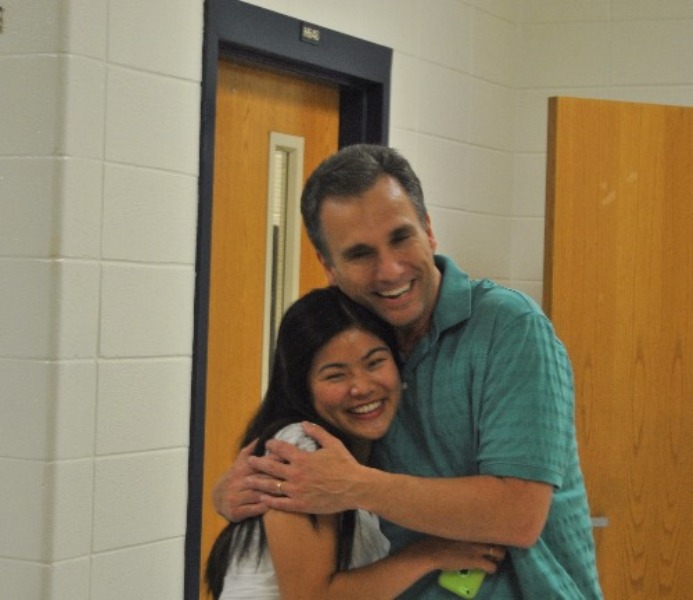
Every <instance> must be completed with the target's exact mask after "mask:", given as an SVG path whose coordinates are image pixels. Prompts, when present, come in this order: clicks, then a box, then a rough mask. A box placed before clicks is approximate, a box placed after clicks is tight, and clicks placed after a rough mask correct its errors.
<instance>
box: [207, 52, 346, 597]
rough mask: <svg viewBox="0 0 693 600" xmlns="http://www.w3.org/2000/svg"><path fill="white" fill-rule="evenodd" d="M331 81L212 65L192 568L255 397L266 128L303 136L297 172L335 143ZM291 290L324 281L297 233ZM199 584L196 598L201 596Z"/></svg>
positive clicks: (211, 531) (213, 530) (219, 522)
mask: <svg viewBox="0 0 693 600" xmlns="http://www.w3.org/2000/svg"><path fill="white" fill-rule="evenodd" d="M338 130H339V89H338V87H337V86H334V85H327V84H323V83H316V82H313V81H308V80H305V79H301V78H298V77H292V76H288V75H284V74H280V73H277V72H273V71H269V70H264V69H258V68H255V67H251V66H247V65H243V64H238V63H234V62H231V61H220V64H219V70H218V87H217V104H216V125H215V158H214V190H213V208H212V242H211V244H212V249H211V268H210V301H209V334H208V360H207V389H206V414H205V444H204V486H203V511H202V547H201V565H202V569H201V573H202V574H204V564H205V562H206V559H207V555H208V554H209V550H210V547H211V545H212V542H213V541H214V538H215V537H216V535H217V533H218V532H219V530H220V529H221V528H222V527H223V526H224V525H225V522H224V520H223V519H221V518H220V517H219V516H217V515H216V513H215V511H214V508H213V506H212V503H211V489H212V486H213V485H214V483H215V482H216V481H217V479H218V478H219V476H220V475H221V473H222V472H223V471H224V470H225V469H226V468H227V467H228V466H229V465H230V463H231V460H232V459H233V457H234V456H235V454H236V451H237V449H238V442H239V438H240V436H241V435H242V433H243V431H244V429H245V425H246V423H247V421H248V419H249V417H250V416H251V414H252V413H253V411H254V410H255V409H256V408H257V406H258V403H259V401H260V395H261V374H262V339H263V318H264V310H265V308H264V297H265V267H264V265H265V246H266V231H267V218H268V217H267V188H268V183H267V178H268V173H269V159H268V157H269V140H270V132H280V133H283V134H288V135H292V136H298V137H301V138H303V139H304V141H305V144H304V161H303V164H304V177H303V180H304V181H305V178H306V177H307V176H308V175H309V174H310V172H312V171H313V169H314V168H315V167H316V166H317V165H318V164H319V162H320V161H321V160H322V159H323V158H325V157H326V156H328V155H329V154H332V153H333V152H335V151H336V150H337V144H338ZM300 264H301V266H300V294H303V293H305V292H306V291H308V290H310V289H312V288H313V287H318V286H322V285H325V284H326V279H325V277H324V274H323V272H322V268H321V267H320V265H319V263H318V261H317V259H316V257H315V252H314V250H313V248H312V246H311V245H310V242H309V241H308V239H307V237H305V232H303V237H302V240H301V262H300ZM204 590H205V588H204V585H202V587H201V597H204V596H205V593H204Z"/></svg>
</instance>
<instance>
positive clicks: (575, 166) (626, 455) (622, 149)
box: [544, 98, 693, 600]
mask: <svg viewBox="0 0 693 600" xmlns="http://www.w3.org/2000/svg"><path fill="white" fill-rule="evenodd" d="M549 131H550V135H549V170H548V185H547V198H548V203H547V218H546V227H547V237H546V263H545V267H546V271H545V281H544V284H545V305H546V309H547V311H548V312H549V314H550V316H551V319H552V320H553V322H554V324H555V326H556V329H557V331H558V334H559V336H560V337H561V338H562V339H563V341H564V342H565V344H566V346H567V348H568V351H569V353H570V356H571V359H572V362H573V367H574V370H575V381H576V394H577V396H576V411H577V412H576V420H577V428H578V442H579V450H580V455H581V459H582V466H583V470H584V473H585V479H586V483H587V488H588V493H589V499H590V504H591V507H592V512H593V515H594V516H595V517H597V520H596V521H595V524H596V525H599V526H601V527H597V528H595V538H596V542H597V552H598V562H599V571H600V579H601V582H602V586H603V589H604V594H605V597H606V598H607V599H608V600H635V599H639V598H642V599H645V598H648V599H649V598H657V599H658V600H665V599H671V600H674V599H676V600H683V598H689V597H691V594H692V590H693V553H691V552H690V542H691V540H692V539H693V538H692V537H691V536H692V535H693V491H692V490H693V484H692V483H691V482H692V481H693V389H692V388H691V374H692V373H693V360H692V357H691V351H692V349H693V325H692V324H693V320H692V319H691V309H692V308H693V262H692V258H693V108H683V107H673V106H658V105H643V104H632V103H621V102H608V101H598V100H583V99H575V98H559V99H553V100H552V101H551V110H550V124H549Z"/></svg>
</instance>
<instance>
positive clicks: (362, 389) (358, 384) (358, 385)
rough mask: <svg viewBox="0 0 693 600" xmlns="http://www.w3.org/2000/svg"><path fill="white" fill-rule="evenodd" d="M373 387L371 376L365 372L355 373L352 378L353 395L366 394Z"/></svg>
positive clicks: (350, 390)
mask: <svg viewBox="0 0 693 600" xmlns="http://www.w3.org/2000/svg"><path fill="white" fill-rule="evenodd" d="M372 389H373V382H372V381H371V378H370V377H369V376H368V375H366V374H364V373H361V374H355V375H354V376H353V378H352V380H351V387H350V388H349V393H350V394H351V395H352V396H365V395H367V394H368V393H370V391H371V390H372Z"/></svg>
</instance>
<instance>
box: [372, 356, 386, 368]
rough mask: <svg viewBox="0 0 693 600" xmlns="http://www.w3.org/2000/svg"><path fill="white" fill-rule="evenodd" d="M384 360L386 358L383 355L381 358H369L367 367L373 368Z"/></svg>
mask: <svg viewBox="0 0 693 600" xmlns="http://www.w3.org/2000/svg"><path fill="white" fill-rule="evenodd" d="M385 360H387V359H386V358H385V357H383V358H374V359H373V360H371V361H370V362H369V363H368V368H369V369H375V368H376V367H377V366H379V365H381V364H382V363H384V362H385Z"/></svg>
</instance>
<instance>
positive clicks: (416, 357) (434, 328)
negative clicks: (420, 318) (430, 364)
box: [406, 254, 472, 366]
mask: <svg viewBox="0 0 693 600" xmlns="http://www.w3.org/2000/svg"><path fill="white" fill-rule="evenodd" d="M434 259H435V264H436V267H437V268H438V270H439V271H440V273H441V275H442V278H441V283H440V292H439V294H438V300H437V302H436V306H435V308H434V309H433V318H432V319H431V325H430V327H429V329H428V331H427V332H426V334H425V335H424V337H423V338H421V340H419V343H418V344H416V346H414V349H413V350H412V353H411V355H410V356H409V358H408V359H407V360H406V363H407V364H408V365H409V366H415V365H416V364H417V363H418V362H419V361H420V360H421V359H422V358H423V357H424V356H425V355H426V354H427V353H428V351H429V349H430V348H431V347H433V346H434V345H435V344H436V343H437V341H438V338H439V337H440V334H441V333H442V332H444V331H445V330H446V329H449V328H450V327H454V326H455V325H457V324H459V323H462V322H463V321H466V320H467V319H468V318H469V317H471V315H472V288H471V283H470V281H469V276H468V275H467V274H466V273H464V272H463V271H461V270H460V269H459V267H458V266H457V265H456V264H455V263H454V262H453V261H452V259H450V258H448V257H447V256H443V255H442V254H437V255H436V256H435V257H434Z"/></svg>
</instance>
